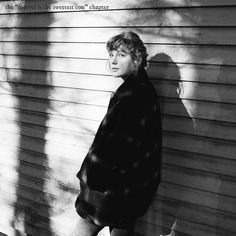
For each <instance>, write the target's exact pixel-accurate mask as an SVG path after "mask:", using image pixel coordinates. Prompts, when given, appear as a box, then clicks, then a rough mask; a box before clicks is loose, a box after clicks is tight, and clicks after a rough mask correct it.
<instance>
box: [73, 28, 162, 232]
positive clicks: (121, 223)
mask: <svg viewBox="0 0 236 236" xmlns="http://www.w3.org/2000/svg"><path fill="white" fill-rule="evenodd" d="M106 46H107V51H108V53H109V67H110V70H111V73H112V75H113V76H114V77H121V78H122V79H123V81H124V82H123V83H122V85H121V86H120V87H119V88H118V89H117V90H116V92H115V93H114V95H113V96H112V98H111V100H110V103H109V106H108V111H107V114H106V115H105V117H104V119H103V121H102V122H101V124H100V126H99V128H98V131H97V133H96V136H95V139H94V141H93V143H92V145H91V147H90V149H89V152H88V154H87V155H86V157H85V159H84V161H83V164H82V166H81V169H80V171H79V172H78V174H77V177H78V178H79V180H80V193H79V195H78V197H77V200H76V203H75V207H76V211H77V213H78V214H79V216H80V217H79V222H78V224H77V227H76V229H75V232H74V234H73V235H77V236H93V235H97V234H98V232H99V231H100V230H101V229H102V228H103V227H105V226H109V227H110V233H111V236H131V235H132V234H133V231H134V226H135V222H136V220H137V218H138V217H140V216H142V215H144V214H145V213H146V211H147V209H148V207H149V205H150V203H151V201H152V197H153V195H154V194H155V192H156V190H157V187H158V184H159V182H160V158H161V140H162V134H161V118H160V110H159V102H158V97H157V95H156V92H155V89H154V87H153V85H152V84H151V83H150V82H149V80H148V76H147V73H146V71H145V66H146V58H147V53H146V48H145V46H144V44H143V42H142V41H141V39H140V38H139V36H138V35H137V34H135V33H133V32H123V33H121V34H119V35H117V36H114V37H112V38H111V39H110V40H109V41H108V42H107V45H106Z"/></svg>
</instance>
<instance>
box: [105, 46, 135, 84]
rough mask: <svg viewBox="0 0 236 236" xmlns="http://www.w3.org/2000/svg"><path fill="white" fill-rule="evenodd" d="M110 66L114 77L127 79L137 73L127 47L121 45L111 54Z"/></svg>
mask: <svg viewBox="0 0 236 236" xmlns="http://www.w3.org/2000/svg"><path fill="white" fill-rule="evenodd" d="M109 65H110V69H111V73H112V75H113V76H114V77H121V78H122V79H124V80H125V79H126V78H127V77H129V76H130V75H131V74H134V73H135V69H134V68H135V63H134V60H133V59H132V57H131V55H130V52H129V50H128V48H127V47H126V46H123V45H121V46H120V47H119V48H118V49H117V50H113V51H110V52H109Z"/></svg>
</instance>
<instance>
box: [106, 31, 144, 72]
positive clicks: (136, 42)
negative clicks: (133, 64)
mask: <svg viewBox="0 0 236 236" xmlns="http://www.w3.org/2000/svg"><path fill="white" fill-rule="evenodd" d="M121 45H123V46H126V47H127V48H128V49H129V51H130V55H131V57H132V59H133V60H137V59H141V63H140V65H139V68H141V67H146V66H147V55H148V54H147V49H146V47H145V46H144V44H143V41H142V40H141V39H140V38H139V36H138V35H137V34H136V33H134V32H132V31H124V32H122V33H120V34H118V35H116V36H114V37H112V38H110V39H109V40H108V41H107V43H106V48H107V51H108V52H110V51H113V50H117V49H118V48H119V47H120V46H121Z"/></svg>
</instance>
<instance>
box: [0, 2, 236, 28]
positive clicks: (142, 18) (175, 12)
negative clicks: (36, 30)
mask: <svg viewBox="0 0 236 236" xmlns="http://www.w3.org/2000/svg"><path fill="white" fill-rule="evenodd" d="M235 9H236V6H228V7H221V8H219V7H214V6H212V7H210V8H206V7H200V8H191V7H189V8H185V7H184V8H176V9H165V8H164V9H163V8H160V9H159V11H157V9H135V10H130V9H127V10H126V9H124V10H122V11H121V10H112V18H111V12H110V11H109V10H108V11H89V12H87V11H81V12H63V14H62V13H61V12H57V13H51V14H46V15H45V14H44V13H38V14H24V15H23V17H24V25H22V24H21V21H19V16H18V15H17V14H13V15H11V20H10V21H9V15H8V14H2V15H0V27H1V28H6V27H7V28H11V27H27V28H29V27H111V26H120V27H121V26H122V27H126V26H127V27H130V26H136V27H137V26H138V27H148V26H149V27H150V26H157V25H158V22H161V23H162V26H194V25H197V26H198V27H199V26H208V27H211V26H235V16H234V14H228V12H229V11H232V12H233V11H234V10H235ZM226 14H227V17H225V15H226ZM20 16H21V15H20ZM52 17H53V22H52ZM94 17H96V18H97V19H99V20H96V21H94ZM78 18H79V19H80V20H79V21H78ZM109 19H110V20H109ZM6 22H7V25H6ZM48 22H50V25H48ZM20 24H21V25H20Z"/></svg>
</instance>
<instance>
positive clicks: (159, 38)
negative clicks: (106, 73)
mask: <svg viewBox="0 0 236 236" xmlns="http://www.w3.org/2000/svg"><path fill="white" fill-rule="evenodd" d="M123 30H132V31H134V32H136V33H138V34H139V36H140V37H141V39H142V40H143V41H144V42H145V43H149V44H150V43H162V44H165V43H168V44H170V43H173V44H174V43H176V44H190V45H191V44H209V45H235V28H234V27H225V28H223V27H222V28H221V29H220V30H219V27H210V28H201V27H197V26H194V27H174V26H173V27H165V26H155V27H148V26H147V27H145V28H143V29H142V30H141V29H140V28H137V27H126V28H125V29H124V28H121V27H106V28H103V27H96V28H90V27H87V28H86V27H85V28H50V34H49V35H48V38H47V39H46V40H45V38H44V35H45V34H47V32H48V29H47V28H22V29H17V28H16V29H14V28H9V29H5V28H0V35H1V40H4V42H9V41H11V42H12V41H20V42H61V43H63V42H65V41H66V42H67V43H69V42H71V43H75V42H77V43H85V42H87V43H91V42H93V43H104V42H106V41H107V40H108V39H109V38H110V37H112V36H113V35H116V34H118V33H120V32H121V31H123ZM150 32H151V33H150ZM25 35H27V37H25ZM65 35H67V37H66V40H65Z"/></svg>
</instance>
